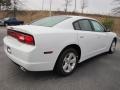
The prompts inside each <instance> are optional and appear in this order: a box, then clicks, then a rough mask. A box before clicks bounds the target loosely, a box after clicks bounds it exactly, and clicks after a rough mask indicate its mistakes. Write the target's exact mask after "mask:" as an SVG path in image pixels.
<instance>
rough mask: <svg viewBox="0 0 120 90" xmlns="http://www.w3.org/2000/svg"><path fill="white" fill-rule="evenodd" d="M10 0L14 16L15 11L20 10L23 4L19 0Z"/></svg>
mask: <svg viewBox="0 0 120 90" xmlns="http://www.w3.org/2000/svg"><path fill="white" fill-rule="evenodd" d="M11 2H12V6H11V7H12V10H13V16H14V17H16V12H17V11H18V10H21V9H22V7H23V6H24V4H23V2H21V1H20V0H11Z"/></svg>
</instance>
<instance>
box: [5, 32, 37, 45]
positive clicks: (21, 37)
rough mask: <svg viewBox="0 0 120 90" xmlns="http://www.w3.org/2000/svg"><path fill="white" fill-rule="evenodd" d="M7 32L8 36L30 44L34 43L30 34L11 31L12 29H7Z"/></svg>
mask: <svg viewBox="0 0 120 90" xmlns="http://www.w3.org/2000/svg"><path fill="white" fill-rule="evenodd" d="M7 34H8V35H9V36H12V37H14V38H16V39H18V40H19V41H20V42H23V43H26V44H30V45H35V42H34V38H33V36H32V35H29V34H25V33H22V32H18V31H13V30H7Z"/></svg>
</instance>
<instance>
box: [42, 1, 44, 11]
mask: <svg viewBox="0 0 120 90" xmlns="http://www.w3.org/2000/svg"><path fill="white" fill-rule="evenodd" d="M43 9H44V0H42V10H43Z"/></svg>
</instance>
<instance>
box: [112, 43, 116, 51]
mask: <svg viewBox="0 0 120 90" xmlns="http://www.w3.org/2000/svg"><path fill="white" fill-rule="evenodd" d="M115 49H116V44H115V42H113V43H112V46H111V51H112V52H114V51H115Z"/></svg>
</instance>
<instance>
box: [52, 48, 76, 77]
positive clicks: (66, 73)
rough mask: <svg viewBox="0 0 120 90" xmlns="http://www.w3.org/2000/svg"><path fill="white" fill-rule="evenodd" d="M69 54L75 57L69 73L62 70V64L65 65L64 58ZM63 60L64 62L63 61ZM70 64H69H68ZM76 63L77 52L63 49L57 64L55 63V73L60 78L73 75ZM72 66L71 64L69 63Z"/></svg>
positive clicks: (71, 49)
mask: <svg viewBox="0 0 120 90" xmlns="http://www.w3.org/2000/svg"><path fill="white" fill-rule="evenodd" d="M70 53H73V54H74V55H75V56H76V58H75V59H76V62H75V63H74V65H75V66H74V68H73V69H72V70H71V71H70V72H65V71H64V69H63V63H65V61H66V60H65V57H66V56H67V55H69V54H70ZM64 60H65V61H64ZM69 63H70V62H69ZM77 63H78V53H77V51H76V50H75V49H74V48H68V49H65V50H64V51H63V52H62V53H61V54H60V56H59V58H58V60H57V62H56V65H55V68H54V70H55V72H57V74H59V75H62V76H67V75H70V74H72V73H73V71H75V69H76V66H77ZM71 64H72V63H71Z"/></svg>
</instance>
